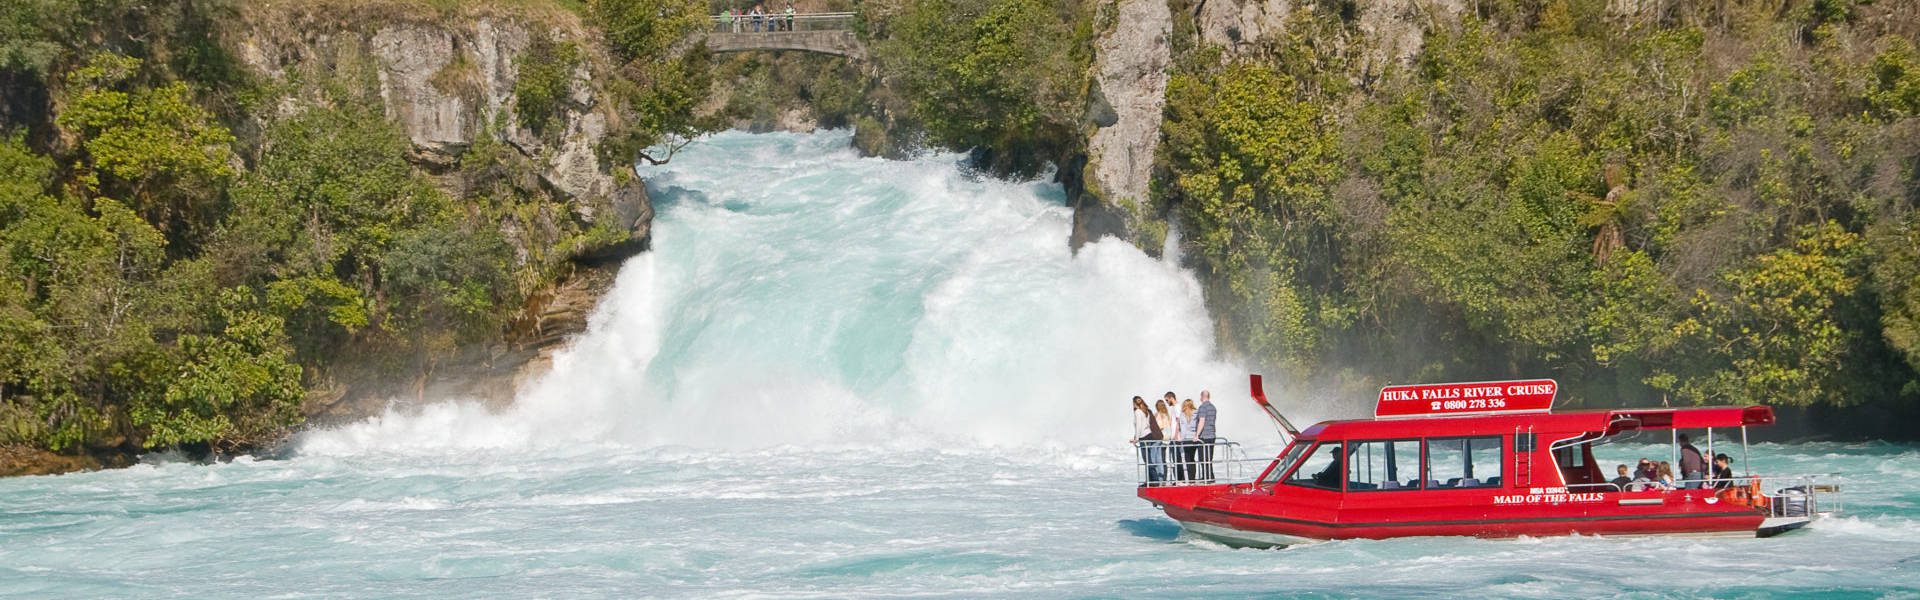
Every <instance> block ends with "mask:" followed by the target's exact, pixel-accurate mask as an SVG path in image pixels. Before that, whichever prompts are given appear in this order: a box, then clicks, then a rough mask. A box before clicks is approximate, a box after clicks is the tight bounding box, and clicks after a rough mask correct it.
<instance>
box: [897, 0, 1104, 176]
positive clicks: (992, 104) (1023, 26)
mask: <svg viewBox="0 0 1920 600" xmlns="http://www.w3.org/2000/svg"><path fill="white" fill-rule="evenodd" d="M1089 7H1090V3H1087V2H1083V1H1081V0H910V1H903V2H898V3H877V4H873V5H869V6H866V7H865V10H866V14H867V15H868V19H869V20H870V21H872V22H873V23H874V25H875V26H874V27H873V29H874V34H873V35H874V36H876V39H877V40H878V41H877V42H876V45H875V46H874V49H873V52H874V55H875V59H876V60H877V61H878V62H879V63H880V65H881V67H882V69H883V70H884V71H885V72H886V73H887V75H888V76H889V77H891V78H894V79H896V82H895V83H896V85H897V87H898V88H899V90H900V93H901V95H902V96H903V97H904V99H905V100H906V103H907V104H908V106H909V107H910V110H911V111H912V113H913V116H914V117H915V121H916V122H917V123H918V124H919V125H920V126H922V127H924V128H925V129H926V131H927V133H928V134H929V136H930V141H931V142H933V143H935V144H937V145H941V146H946V147H951V148H957V149H963V150H964V149H972V150H974V151H976V152H977V153H980V154H981V155H983V158H984V160H982V161H980V162H981V163H982V165H981V166H984V167H987V168H989V169H991V170H993V171H996V172H1002V173H1034V172H1037V171H1039V170H1040V169H1041V168H1042V167H1044V166H1045V165H1046V164H1047V163H1048V162H1061V161H1063V160H1064V159H1066V158H1068V156H1069V155H1070V154H1071V153H1073V152H1074V151H1075V150H1076V149H1077V148H1078V147H1079V142H1078V140H1079V138H1080V135H1081V131H1080V127H1081V123H1082V113H1083V112H1084V110H1085V108H1086V96H1087V86H1088V81H1089V80H1088V77H1087V71H1088V69H1089V68H1090V66H1091V64H1092V56H1093V55H1092V50H1093V42H1092V31H1093V26H1094V22H1093V21H1094V19H1093V17H1092V13H1091V11H1090V9H1089Z"/></svg>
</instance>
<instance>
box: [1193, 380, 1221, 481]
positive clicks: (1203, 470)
mask: <svg viewBox="0 0 1920 600" xmlns="http://www.w3.org/2000/svg"><path fill="white" fill-rule="evenodd" d="M1219 414H1220V413H1219V412H1218V411H1217V410H1215V409H1214V408H1213V394H1212V393H1209V392H1208V391H1207V390H1200V407H1199V408H1196V409H1194V411H1193V418H1195V419H1198V420H1199V423H1198V424H1197V427H1196V429H1197V430H1198V431H1199V433H1200V444H1201V446H1200V479H1201V480H1202V481H1205V482H1207V483H1213V440H1214V428H1213V425H1214V421H1215V420H1216V419H1217V416H1218V415H1219Z"/></svg>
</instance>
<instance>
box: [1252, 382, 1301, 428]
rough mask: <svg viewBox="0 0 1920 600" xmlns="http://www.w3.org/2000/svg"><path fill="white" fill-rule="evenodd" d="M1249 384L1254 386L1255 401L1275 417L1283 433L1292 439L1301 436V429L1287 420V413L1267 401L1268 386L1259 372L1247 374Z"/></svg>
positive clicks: (1274, 419)
mask: <svg viewBox="0 0 1920 600" xmlns="http://www.w3.org/2000/svg"><path fill="white" fill-rule="evenodd" d="M1247 384H1248V387H1250V388H1252V391H1253V401H1254V402H1256V403H1259V404H1260V410H1264V411H1266V412H1267V416H1269V417H1273V424H1274V425H1275V426H1277V427H1279V428H1280V432H1281V433H1283V434H1286V436H1287V440H1288V441H1292V440H1293V438H1296V437H1299V436H1300V430H1298V429H1294V428H1293V423H1292V422H1291V421H1288V420H1287V417H1286V415H1282V414H1280V409H1277V408H1274V407H1273V404H1272V403H1270V402H1267V390H1266V386H1265V385H1263V384H1262V383H1261V381H1260V375H1259V374H1257V373H1255V374H1250V375H1247Z"/></svg>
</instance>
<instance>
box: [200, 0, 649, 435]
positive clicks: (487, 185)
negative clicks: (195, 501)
mask: <svg viewBox="0 0 1920 600" xmlns="http://www.w3.org/2000/svg"><path fill="white" fill-rule="evenodd" d="M241 16H242V22H243V24H244V26H243V27H241V28H238V30H237V31H236V32H235V33H236V39H234V40H233V43H234V45H235V47H236V50H237V51H236V54H237V55H238V56H239V57H240V59H241V60H242V62H243V63H244V64H245V65H246V66H247V67H248V68H250V69H251V70H252V71H254V72H255V73H256V74H257V75H259V76H261V77H262V78H264V79H265V80H267V81H268V82H270V83H272V84H274V85H276V86H280V87H281V88H282V89H285V90H286V94H285V96H284V98H283V99H282V100H281V101H280V102H279V103H278V104H277V105H276V106H275V108H274V111H273V113H272V114H263V115H260V118H261V119H263V120H265V119H271V118H276V117H279V116H284V115H286V114H290V113H295V112H298V111H300V110H304V109H305V108H307V107H310V106H314V105H317V104H322V103H328V102H338V101H341V98H339V96H340V94H342V93H343V92H342V90H345V92H344V93H346V94H348V95H352V94H356V93H357V94H366V95H365V96H364V97H361V98H360V99H355V98H348V99H347V100H348V101H368V102H377V103H378V105H379V106H381V107H382V108H383V109H384V112H385V114H386V116H387V118H389V119H391V120H392V121H393V123H394V124H395V125H396V126H397V127H398V128H399V129H400V130H401V131H403V132H404V133H405V134H406V136H407V139H408V140H409V141H410V142H411V144H410V146H411V148H410V151H409V154H408V157H407V158H408V160H409V161H411V162H412V163H413V164H414V165H416V167H417V168H418V169H419V170H420V172H422V173H423V174H426V175H428V176H430V177H431V178H432V179H433V180H434V181H436V182H438V183H439V184H440V186H441V187H442V188H443V189H444V190H446V191H447V192H448V194H449V195H451V196H452V197H454V198H455V199H456V200H468V199H471V200H473V201H476V202H477V201H482V200H483V199H484V200H485V201H487V202H500V201H502V199H503V198H506V199H510V201H512V202H515V203H516V205H518V206H523V207H525V209H524V210H512V211H505V214H504V216H502V217H501V222H500V229H501V231H502V232H503V233H504V234H505V236H506V238H507V240H508V242H509V243H510V244H512V245H513V246H514V256H515V258H516V260H518V261H520V262H521V263H522V265H521V266H522V267H525V268H526V269H525V271H526V272H531V273H539V274H541V277H540V279H539V280H538V281H533V282H525V281H523V283H522V285H523V289H522V290H521V292H522V293H523V294H524V295H525V296H526V297H527V298H529V300H528V301H527V303H526V305H525V306H524V307H522V308H521V310H520V311H518V313H517V315H516V316H515V317H514V318H513V321H514V325H513V326H512V327H511V328H510V331H508V332H506V333H505V334H504V335H503V336H502V337H501V339H499V340H498V341H497V343H493V344H476V345H473V346H472V347H468V348H463V349H462V350H460V351H459V354H457V355H455V356H452V357H440V358H438V359H436V360H434V361H432V362H431V363H430V364H425V365H422V366H421V367H420V368H419V369H417V370H416V372H414V373H411V374H406V375H401V376H396V375H395V374H393V373H390V372H381V371H380V370H379V369H378V368H375V367H371V366H369V367H365V368H357V367H355V366H353V365H351V364H348V365H345V366H342V367H341V368H340V371H339V372H338V373H332V374H330V376H329V379H331V381H329V382H323V383H322V385H321V388H322V391H320V392H318V393H315V394H313V395H312V396H311V399H310V402H309V413H310V414H311V415H312V416H314V417H317V418H320V419H321V420H327V419H329V418H341V419H348V418H355V417H358V416H361V415H365V414H369V413H372V412H377V411H378V410H379V409H380V408H382V407H383V406H384V405H385V404H386V403H387V402H388V401H389V399H393V398H400V399H420V398H455V397H459V398H478V399H483V400H489V401H499V402H504V401H505V400H508V399H510V398H511V397H512V394H513V391H514V390H515V389H516V388H517V385H518V382H520V381H521V380H523V379H525V378H527V377H529V376H531V375H532V374H534V373H537V372H540V371H542V370H544V368H545V357H546V356H548V355H550V354H551V352H552V351H554V350H555V349H557V348H558V347H559V346H560V345H562V344H563V343H564V341H565V340H566V339H567V337H568V336H570V335H572V334H574V333H578V332H580V331H583V330H584V329H585V327H586V319H585V314H586V313H587V312H588V311H589V310H590V309H591V308H592V306H593V305H594V303H595V302H596V301H597V299H598V297H599V295H600V294H601V293H602V292H604V291H605V289H606V288H607V287H608V285H610V282H611V270H612V269H613V268H614V267H617V266H618V264H619V263H620V262H621V261H622V260H624V259H626V258H627V257H630V256H632V255H634V254H637V253H639V252H641V251H643V250H645V249H646V247H647V242H648V234H649V232H650V228H651V224H652V221H653V206H652V203H651V201H650V200H649V198H648V197H647V193H646V188H645V187H644V185H643V184H642V182H641V181H640V180H639V179H638V178H637V177H633V176H631V175H632V174H631V172H630V171H629V172H626V173H621V172H620V170H623V169H628V168H629V167H628V166H627V165H624V164H612V165H609V164H603V163H602V161H601V160H600V157H599V155H598V153H597V149H598V148H599V146H600V144H601V142H602V141H603V140H605V139H607V138H608V137H609V136H612V135H616V134H617V133H618V132H619V130H620V129H621V128H622V127H624V126H625V124H624V123H623V122H622V119H621V115H620V114H619V113H618V112H617V111H616V110H614V107H613V106H612V103H611V102H607V101H605V98H608V97H609V94H608V92H607V90H606V88H605V86H606V85H607V83H608V82H610V81H611V80H612V79H613V77H612V76H611V75H610V74H611V73H612V72H613V71H614V70H615V68H616V65H614V64H613V60H612V59H611V58H610V57H609V56H608V55H607V53H606V52H605V51H604V50H603V49H602V48H601V47H600V45H599V42H598V39H597V38H596V37H595V36H593V35H591V34H590V33H589V32H588V30H587V28H586V27H585V26H584V25H583V24H582V23H581V22H580V20H579V17H578V16H577V15H574V14H573V13H570V12H566V11H564V10H558V9H552V10H540V9H536V8H534V7H532V6H531V5H529V6H527V7H515V6H514V5H511V4H500V3H473V4H471V5H466V4H462V5H460V6H457V7H453V8H447V9H435V8H433V7H431V5H430V4H429V3H419V2H409V1H386V0H364V1H355V2H337V1H329V0H316V1H314V2H299V3H291V2H275V1H273V0H262V1H261V2H256V3H248V4H245V5H243V8H242V11H241ZM538 43H546V44H548V45H557V44H562V43H566V44H572V45H574V46H575V47H576V48H578V49H580V51H581V52H580V54H581V55H582V57H583V59H582V60H581V61H580V63H579V64H578V65H577V67H576V68H575V69H574V71H573V72H572V74H571V78H570V81H569V82H568V88H567V93H566V94H565V95H564V96H563V97H562V98H560V99H559V101H558V102H557V106H555V107H554V111H553V112H554V118H553V119H552V120H550V121H547V122H546V124H545V125H544V126H543V127H540V128H538V130H536V129H535V128H533V127H529V126H528V125H527V124H525V123H523V122H522V119H521V117H520V115H519V114H518V113H517V108H516V102H515V95H514V94H515V92H514V90H515V83H516V81H517V80H518V77H519V71H520V64H521V60H522V58H523V57H524V56H527V55H528V53H529V51H530V49H532V48H534V47H535V46H536V45H537V44H538ZM483 149H484V150H483ZM608 230H612V231H616V232H621V233H623V234H624V235H614V236H609V235H606V232H607V231H608ZM580 240H591V241H589V242H582V241H580ZM349 362H350V361H349Z"/></svg>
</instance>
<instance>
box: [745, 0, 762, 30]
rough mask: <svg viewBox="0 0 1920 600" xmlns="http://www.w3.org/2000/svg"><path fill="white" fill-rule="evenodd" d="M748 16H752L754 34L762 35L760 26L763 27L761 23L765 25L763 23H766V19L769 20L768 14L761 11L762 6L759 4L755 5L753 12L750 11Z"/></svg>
mask: <svg viewBox="0 0 1920 600" xmlns="http://www.w3.org/2000/svg"><path fill="white" fill-rule="evenodd" d="M747 14H749V15H752V18H753V32H754V33H760V25H761V23H763V22H765V21H766V19H767V13H766V11H764V10H760V5H758V4H755V5H753V10H751V11H748V13H747Z"/></svg>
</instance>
